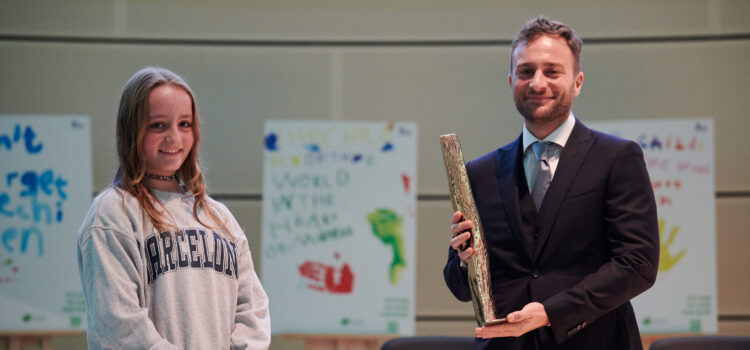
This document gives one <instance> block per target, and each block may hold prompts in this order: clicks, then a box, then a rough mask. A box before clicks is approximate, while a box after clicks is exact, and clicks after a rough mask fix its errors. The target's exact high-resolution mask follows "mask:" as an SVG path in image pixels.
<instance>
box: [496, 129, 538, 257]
mask: <svg viewBox="0 0 750 350" xmlns="http://www.w3.org/2000/svg"><path fill="white" fill-rule="evenodd" d="M522 144H523V142H522V141H521V138H520V137H519V138H518V139H517V140H516V141H515V142H512V143H510V144H508V145H507V146H505V147H503V148H501V149H499V150H498V152H497V157H496V166H497V178H498V183H499V184H500V198H504V200H503V208H505V215H506V217H507V218H508V221H509V223H510V228H511V230H512V231H513V234H514V235H515V236H516V238H517V239H518V240H519V242H520V244H521V246H523V247H526V253H527V254H528V256H529V257H531V256H532V250H531V247H529V245H528V244H526V241H525V240H524V238H523V232H521V210H520V205H519V197H518V186H516V167H518V166H519V164H521V163H520V162H519V161H518V157H519V154H520V153H521V151H520V148H521V145H522ZM521 166H522V165H521ZM521 171H523V169H521Z"/></svg>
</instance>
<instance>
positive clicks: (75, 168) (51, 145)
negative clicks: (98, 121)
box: [0, 116, 92, 331]
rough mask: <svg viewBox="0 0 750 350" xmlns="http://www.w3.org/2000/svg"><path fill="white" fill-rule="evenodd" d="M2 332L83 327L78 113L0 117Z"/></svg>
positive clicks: (85, 133)
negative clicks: (78, 257)
mask: <svg viewBox="0 0 750 350" xmlns="http://www.w3.org/2000/svg"><path fill="white" fill-rule="evenodd" d="M0 164H1V165H0V310H2V311H0V313H1V314H2V317H0V331H44V330H76V329H83V328H84V327H85V325H86V306H85V301H84V298H83V292H82V288H81V280H80V278H79V277H78V267H77V261H76V243H77V239H76V233H77V232H78V228H79V226H80V225H81V221H82V220H83V217H84V216H85V215H86V211H87V209H88V206H89V204H90V203H91V195H92V175H91V171H92V169H91V129H90V123H89V118H88V117H83V116H48V117H43V116H0Z"/></svg>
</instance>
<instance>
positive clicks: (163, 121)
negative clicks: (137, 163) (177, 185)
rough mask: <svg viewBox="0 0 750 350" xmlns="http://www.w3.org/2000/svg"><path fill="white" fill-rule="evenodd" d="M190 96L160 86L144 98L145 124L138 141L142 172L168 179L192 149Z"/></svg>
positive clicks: (177, 90)
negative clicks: (144, 165)
mask: <svg viewBox="0 0 750 350" xmlns="http://www.w3.org/2000/svg"><path fill="white" fill-rule="evenodd" d="M192 124H193V107H192V100H191V99H190V95H189V94H188V93H187V92H186V91H185V90H183V89H182V88H180V87H178V86H175V85H170V84H166V85H161V86H159V87H157V88H155V89H153V90H151V93H150V94H149V95H148V122H147V124H146V132H145V133H144V135H143V140H142V141H141V142H142V143H141V149H142V151H143V157H144V159H145V161H146V172H149V173H151V174H154V175H163V176H171V175H174V174H175V173H176V172H177V170H179V169H180V167H181V166H182V163H183V162H184V161H185V158H187V156H188V154H189V153H190V150H191V149H192V148H193V125H192Z"/></svg>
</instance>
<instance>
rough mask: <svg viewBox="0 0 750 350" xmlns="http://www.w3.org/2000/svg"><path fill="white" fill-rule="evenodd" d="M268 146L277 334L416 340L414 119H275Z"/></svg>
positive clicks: (270, 275)
mask: <svg viewBox="0 0 750 350" xmlns="http://www.w3.org/2000/svg"><path fill="white" fill-rule="evenodd" d="M263 146H264V164H263V166H264V168H263V222H262V242H261V244H262V252H261V256H262V271H261V272H262V273H261V277H262V283H263V287H264V288H265V290H266V292H267V293H268V296H269V299H270V312H271V315H272V318H273V322H271V327H272V331H273V332H274V333H322V334H331V333H335V334H346V333H357V334H402V335H411V334H414V322H415V321H414V314H415V297H414V292H415V279H416V278H415V277H416V247H415V244H416V232H417V231H416V219H417V216H416V215H417V213H416V210H417V201H416V198H417V197H416V192H417V183H416V179H417V170H416V169H417V125H416V123H405V122H353V121H351V122H350V121H320V122H310V121H279V120H269V121H267V122H266V124H265V132H264V145H263Z"/></svg>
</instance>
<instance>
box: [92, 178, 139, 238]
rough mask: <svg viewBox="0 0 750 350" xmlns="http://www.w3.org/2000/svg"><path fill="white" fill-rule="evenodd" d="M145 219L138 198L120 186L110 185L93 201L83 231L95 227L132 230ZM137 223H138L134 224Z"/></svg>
mask: <svg viewBox="0 0 750 350" xmlns="http://www.w3.org/2000/svg"><path fill="white" fill-rule="evenodd" d="M142 220H143V215H142V212H141V206H140V204H139V203H138V200H137V199H136V198H135V197H133V196H132V195H131V194H129V193H128V192H127V191H124V190H122V189H120V188H116V187H114V186H109V187H107V188H105V189H104V190H102V192H100V193H99V194H98V195H97V196H96V197H95V198H94V200H93V201H92V203H91V207H90V208H89V211H88V213H87V214H86V218H85V219H84V220H83V224H82V226H81V233H83V232H85V231H90V230H91V229H93V228H97V229H102V230H113V231H117V232H120V233H127V232H132V231H133V229H134V228H135V227H137V223H136V222H140V221H142ZM134 224H136V225H134Z"/></svg>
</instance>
